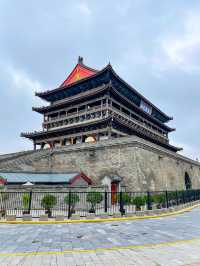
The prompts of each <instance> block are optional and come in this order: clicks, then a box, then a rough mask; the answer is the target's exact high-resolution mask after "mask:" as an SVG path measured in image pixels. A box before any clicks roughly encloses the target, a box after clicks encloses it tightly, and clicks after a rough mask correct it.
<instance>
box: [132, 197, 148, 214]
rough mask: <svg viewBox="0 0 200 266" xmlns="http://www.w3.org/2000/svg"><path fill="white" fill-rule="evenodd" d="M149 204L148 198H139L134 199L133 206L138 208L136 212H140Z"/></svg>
mask: <svg viewBox="0 0 200 266" xmlns="http://www.w3.org/2000/svg"><path fill="white" fill-rule="evenodd" d="M146 202H147V197H146V196H137V197H135V198H134V199H133V204H134V205H135V206H136V210H137V211H140V210H141V207H142V206H144V205H145V204H146Z"/></svg>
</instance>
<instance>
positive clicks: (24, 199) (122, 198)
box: [0, 190, 200, 218]
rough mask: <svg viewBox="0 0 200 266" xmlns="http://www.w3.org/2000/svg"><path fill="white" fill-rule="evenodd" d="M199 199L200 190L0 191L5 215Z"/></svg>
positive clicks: (128, 208) (126, 208)
mask: <svg viewBox="0 0 200 266" xmlns="http://www.w3.org/2000/svg"><path fill="white" fill-rule="evenodd" d="M199 199H200V190H183V191H154V192H152V191H151V192H150V191H147V192H107V191H105V192H102V191H101V192H99V191H91V192H78V191H69V192H34V191H30V192H21V191H20V192H8V191H4V192H0V213H1V214H2V215H16V216H17V217H22V216H23V214H31V215H32V217H40V216H41V215H43V214H48V216H49V217H55V216H57V215H64V216H65V217H68V218H70V217H71V216H72V214H77V215H79V216H88V215H89V214H91V213H95V214H96V215H102V214H107V215H114V214H121V215H124V214H126V213H134V212H136V211H141V210H152V209H161V208H169V207H172V206H176V205H180V204H184V203H187V202H192V201H196V200H199Z"/></svg>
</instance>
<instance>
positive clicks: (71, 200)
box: [64, 192, 80, 213]
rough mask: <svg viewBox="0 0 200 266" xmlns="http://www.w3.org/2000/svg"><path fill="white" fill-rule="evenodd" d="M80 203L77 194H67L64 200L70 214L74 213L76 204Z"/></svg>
mask: <svg viewBox="0 0 200 266" xmlns="http://www.w3.org/2000/svg"><path fill="white" fill-rule="evenodd" d="M79 201H80V198H79V195H78V193H75V192H69V193H68V195H67V196H65V198H64V202H65V203H66V204H67V205H69V204H70V206H71V208H70V213H75V206H76V203H77V202H79Z"/></svg>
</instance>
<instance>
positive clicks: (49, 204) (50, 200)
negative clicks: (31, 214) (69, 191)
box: [41, 194, 57, 217]
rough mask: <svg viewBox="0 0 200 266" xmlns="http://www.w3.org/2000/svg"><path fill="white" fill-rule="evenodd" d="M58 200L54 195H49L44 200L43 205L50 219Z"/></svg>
mask: <svg viewBox="0 0 200 266" xmlns="http://www.w3.org/2000/svg"><path fill="white" fill-rule="evenodd" d="M56 203H57V199H56V197H55V196H54V195H51V194H48V195H45V196H44V197H43V198H42V201H41V205H42V207H43V208H44V209H45V213H46V214H48V217H51V214H52V208H53V207H54V206H55V205H56Z"/></svg>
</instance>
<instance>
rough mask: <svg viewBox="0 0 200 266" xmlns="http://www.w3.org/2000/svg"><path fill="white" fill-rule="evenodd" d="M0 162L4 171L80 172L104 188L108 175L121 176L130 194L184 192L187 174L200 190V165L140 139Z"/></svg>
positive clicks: (32, 154)
mask: <svg viewBox="0 0 200 266" xmlns="http://www.w3.org/2000/svg"><path fill="white" fill-rule="evenodd" d="M3 158H4V159H2V160H1V159H0V171H31V172H32V171H33V172H41V171H42V172H50V171H51V172H77V171H83V172H84V173H85V174H86V175H88V176H89V177H91V179H92V180H93V183H94V185H101V182H102V179H103V178H104V177H105V176H108V177H112V176H119V177H121V178H122V180H123V181H122V184H124V185H125V186H126V187H127V189H128V190H130V191H140V190H142V191H144V190H164V189H168V190H170V189H172V190H174V189H184V188H185V181H184V177H185V172H187V173H188V174H189V176H190V178H191V180H192V187H193V188H200V164H199V163H198V162H196V161H193V160H190V159H188V158H186V157H183V156H181V155H178V154H175V153H173V152H170V151H168V150H166V149H164V148H161V147H159V146H157V145H154V144H152V143H150V142H148V141H145V140H142V139H140V138H138V137H124V138H120V139H116V140H107V141H102V142H98V143H96V144H92V143H84V144H80V145H73V146H68V147H65V148H57V149H55V150H53V151H50V150H43V151H42V150H39V151H36V152H35V153H31V154H27V153H26V154H24V155H20V156H19V157H17V158H16V155H15V158H14V159H12V157H10V156H9V157H8V158H7V159H6V158H5V156H4V157H3Z"/></svg>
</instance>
